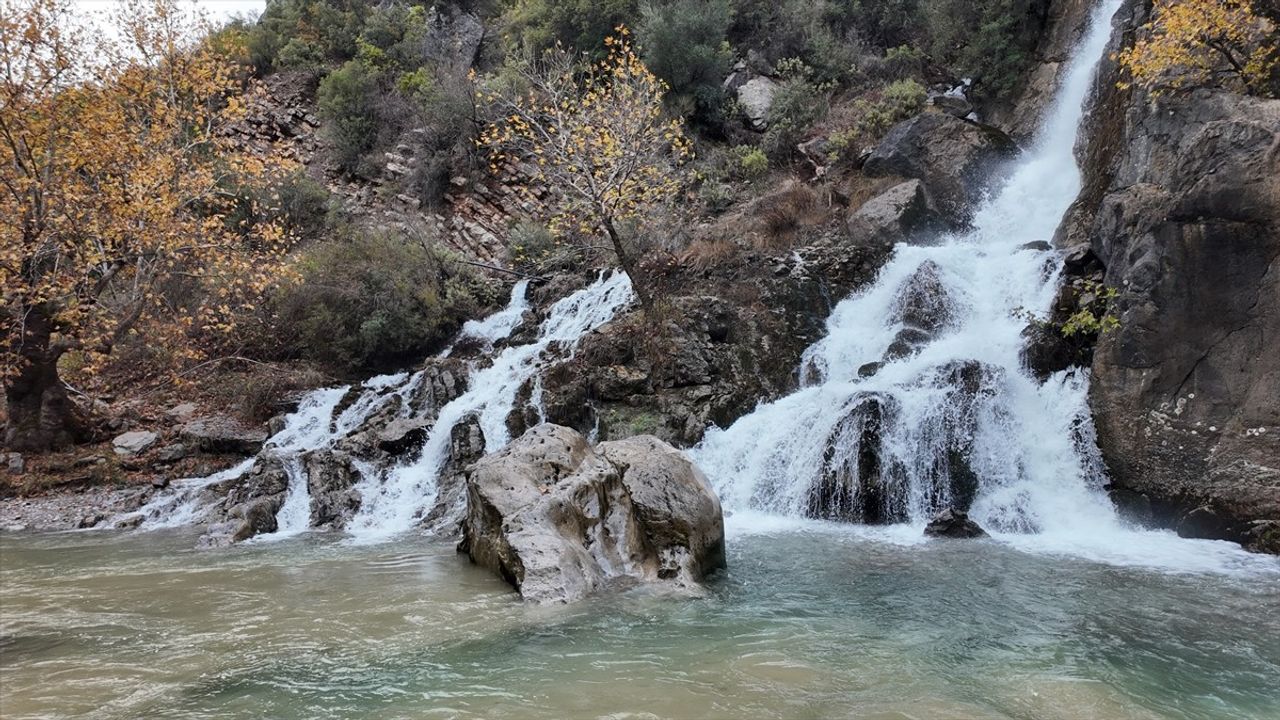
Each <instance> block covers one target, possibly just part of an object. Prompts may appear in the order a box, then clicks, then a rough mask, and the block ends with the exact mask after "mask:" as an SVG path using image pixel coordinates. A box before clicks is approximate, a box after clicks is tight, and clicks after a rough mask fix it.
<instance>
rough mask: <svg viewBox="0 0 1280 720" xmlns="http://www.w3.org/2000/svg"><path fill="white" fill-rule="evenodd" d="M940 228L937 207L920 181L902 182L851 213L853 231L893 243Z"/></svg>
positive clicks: (851, 229) (852, 233)
mask: <svg viewBox="0 0 1280 720" xmlns="http://www.w3.org/2000/svg"><path fill="white" fill-rule="evenodd" d="M939 227H940V222H939V217H938V212H937V209H936V208H935V207H934V205H933V200H932V198H930V197H929V193H928V192H926V191H925V189H924V184H923V183H921V182H920V181H919V180H908V181H906V182H903V183H899V184H897V185H894V186H893V187H891V188H889V189H888V190H886V191H884V192H883V193H880V194H879V195H877V196H875V197H873V198H871V199H870V200H868V201H867V202H865V203H863V204H862V206H861V207H859V208H858V209H857V210H855V211H854V213H853V214H852V215H851V216H849V232H850V234H851V235H853V236H855V237H860V236H861V237H872V238H877V239H883V240H884V241H887V242H890V243H893V242H897V241H899V240H902V239H904V238H905V239H908V240H910V239H911V238H912V236H916V235H922V234H926V233H929V232H930V231H933V230H936V229H938V228H939Z"/></svg>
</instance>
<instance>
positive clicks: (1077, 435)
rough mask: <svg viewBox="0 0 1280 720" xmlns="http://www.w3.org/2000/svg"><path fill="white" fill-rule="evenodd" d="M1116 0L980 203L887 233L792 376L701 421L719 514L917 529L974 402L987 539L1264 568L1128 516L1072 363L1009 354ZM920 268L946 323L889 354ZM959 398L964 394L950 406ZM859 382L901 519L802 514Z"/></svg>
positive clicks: (853, 451) (865, 529) (1206, 566)
mask: <svg viewBox="0 0 1280 720" xmlns="http://www.w3.org/2000/svg"><path fill="white" fill-rule="evenodd" d="M1120 5H1121V2H1120V0H1106V1H1105V2H1103V3H1101V4H1100V5H1099V6H1098V7H1097V8H1096V9H1095V10H1094V13H1093V15H1092V16H1091V18H1090V22H1089V26H1088V29H1087V32H1086V34H1085V36H1084V38H1083V39H1082V40H1081V42H1080V44H1079V46H1078V47H1077V50H1076V52H1075V56H1074V59H1073V60H1072V61H1071V63H1070V65H1069V67H1068V68H1067V69H1066V71H1065V73H1064V74H1063V76H1062V80H1061V86H1060V88H1059V91H1058V94H1057V96H1056V98H1055V100H1054V102H1053V104H1052V106H1051V108H1050V109H1049V111H1048V113H1047V115H1046V119H1045V122H1044V125H1043V127H1042V129H1041V131H1040V133H1039V134H1038V136H1037V137H1036V139H1035V141H1034V144H1033V145H1032V147H1030V148H1029V149H1028V151H1027V152H1025V153H1024V154H1023V156H1022V157H1021V158H1020V159H1019V161H1018V162H1017V164H1016V166H1015V167H1013V168H1012V169H1011V171H1010V172H1009V174H1008V180H1007V181H1006V182H1005V183H1004V184H1003V186H1002V187H1000V188H999V189H998V190H997V191H996V192H994V193H993V194H991V195H990V196H989V198H988V199H987V200H986V201H985V202H984V203H983V204H982V205H981V207H980V208H979V209H978V210H977V212H976V213H975V216H974V219H973V222H972V229H971V230H969V231H967V232H962V233H956V234H952V235H949V236H946V237H943V238H941V239H940V240H935V241H934V242H932V243H931V244H928V245H916V244H910V243H908V244H901V245H899V246H898V247H897V248H896V249H895V254H894V256H893V258H892V259H891V260H890V261H889V263H888V264H887V265H886V266H885V267H884V268H883V269H882V271H881V272H880V274H879V276H878V278H877V280H876V282H875V283H874V284H872V285H871V286H870V287H868V288H866V289H864V290H862V291H860V292H858V293H856V294H854V295H853V296H851V297H849V298H847V299H845V300H844V301H842V302H840V303H839V304H838V305H837V306H836V307H835V309H834V310H833V312H832V314H831V316H830V318H829V319H828V322H827V332H826V335H825V337H824V338H823V339H822V340H820V341H818V342H817V343H816V344H814V345H813V346H811V347H810V348H809V349H808V350H807V351H806V352H805V354H804V358H803V362H802V365H801V367H802V368H803V373H802V377H803V383H802V387H801V388H800V389H799V390H797V391H796V392H794V393H793V394H791V395H788V396H786V397H783V398H781V399H779V400H777V401H775V402H770V403H767V404H763V405H761V406H759V407H758V408H757V409H756V410H755V411H754V412H752V413H751V414H749V415H747V416H745V417H743V418H741V419H740V420H738V421H737V422H735V423H734V424H733V425H731V426H730V427H727V428H723V429H719V428H713V429H712V430H710V431H709V432H708V434H707V436H706V438H705V439H704V441H703V442H702V443H701V444H700V445H699V446H698V447H697V448H695V449H694V451H693V453H694V456H695V459H696V461H697V463H698V464H699V466H701V467H702V469H703V470H704V471H705V472H706V473H707V475H708V476H709V477H710V478H711V480H712V482H713V484H714V486H715V487H716V490H717V491H718V492H719V494H720V497H721V500H722V503H723V505H724V507H725V508H726V511H727V512H728V513H730V514H731V518H730V521H729V526H730V528H731V529H733V530H734V531H736V532H739V533H751V532H773V531H777V530H779V529H781V528H784V527H795V526H805V527H810V528H813V527H825V529H826V530H828V531H835V532H852V533H856V534H861V535H866V536H868V537H873V538H877V539H880V540H885V541H889V542H896V543H916V542H921V541H922V540H921V530H922V528H923V526H924V524H925V523H926V522H927V521H928V520H929V518H930V517H931V516H932V514H933V513H935V512H936V511H938V510H940V509H942V508H944V507H947V506H949V505H950V504H952V502H953V499H954V498H953V497H952V490H951V488H952V486H953V483H952V482H951V477H950V476H951V474H952V473H955V472H958V470H957V468H956V467H955V462H954V455H953V454H949V450H950V449H951V447H952V446H949V445H948V442H949V437H950V435H949V434H950V433H954V427H951V426H950V424H953V423H954V420H955V418H956V416H957V414H958V413H959V412H961V411H963V412H967V413H971V415H970V416H969V417H971V418H972V423H973V432H972V437H969V438H966V439H965V440H966V443H967V448H968V457H967V462H968V464H969V466H970V467H971V469H972V472H973V473H974V474H975V475H976V477H977V492H976V494H975V496H974V497H973V501H972V506H971V508H970V510H969V512H970V516H971V517H972V518H974V519H975V520H976V521H977V522H979V523H980V524H981V525H983V526H984V527H985V528H987V529H988V530H989V531H991V532H992V534H993V535H994V536H995V538H997V540H999V541H1000V542H1003V543H1007V544H1010V545H1013V546H1015V547H1017V548H1021V549H1024V550H1027V551H1034V552H1045V553H1061V554H1069V555H1074V556H1080V557H1084V558H1089V559H1092V560H1096V561H1101V562H1106V563H1112V564H1118V565H1139V566H1148V567H1154V568H1160V569H1165V570H1170V571H1189V572H1199V571H1210V572H1213V571H1225V572H1235V571H1249V570H1258V569H1262V570H1267V571H1274V563H1273V562H1272V561H1270V559H1263V558H1259V557H1258V556H1254V555H1252V554H1250V553H1246V552H1244V551H1243V550H1241V549H1240V548H1239V547H1238V546H1236V545H1234V544H1231V543H1226V542H1217V541H1197V540H1185V539H1182V538H1178V537H1177V536H1175V535H1173V534H1172V533H1168V532H1156V531H1149V530H1142V529H1139V528H1135V527H1131V526H1130V525H1128V524H1126V522H1124V521H1123V520H1122V519H1121V518H1120V517H1119V516H1118V515H1117V513H1116V510H1115V508H1114V506H1113V504H1112V503H1111V501H1110V499H1109V498H1108V496H1107V494H1106V491H1105V484H1106V476H1105V470H1104V468H1103V465H1102V462H1101V459H1100V457H1099V454H1098V451H1097V448H1096V444H1095V442H1094V435H1093V427H1092V422H1091V418H1090V415H1089V408H1088V403H1087V391H1088V377H1087V373H1086V372H1085V371H1063V372H1059V373H1057V374H1056V375H1054V376H1052V377H1050V378H1049V379H1048V380H1047V381H1045V382H1044V383H1040V382H1037V381H1036V380H1035V379H1034V378H1033V377H1031V376H1030V374H1029V373H1028V372H1027V370H1026V369H1025V368H1024V366H1023V362H1022V359H1021V350H1022V347H1023V344H1024V339H1023V337H1022V331H1023V329H1024V328H1025V327H1026V325H1027V319H1028V315H1029V314H1033V315H1036V316H1038V317H1043V316H1044V315H1045V314H1046V312H1047V310H1048V308H1049V307H1050V304H1051V302H1052V300H1053V298H1054V295H1055V293H1056V291H1057V288H1058V284H1059V279H1060V278H1059V274H1060V269H1061V257H1060V253H1058V252H1056V251H1053V250H1040V249H1036V247H1037V246H1035V245H1031V246H1028V243H1035V242H1037V241H1049V240H1051V239H1052V238H1053V235H1054V232H1055V230H1056V229H1057V227H1058V225H1059V223H1060V222H1061V220H1062V217H1063V215H1064V213H1065V212H1066V210H1067V208H1068V207H1069V206H1070V204H1071V203H1072V201H1073V200H1074V199H1075V198H1076V195H1077V194H1078V193H1079V191H1080V188H1081V173H1080V169H1079V167H1078V166H1077V163H1076V158H1075V155H1074V146H1075V141H1076V134H1077V129H1078V127H1079V126H1080V124H1081V121H1082V119H1083V117H1084V113H1085V107H1086V106H1087V100H1088V96H1089V91H1090V88H1091V87H1092V85H1093V82H1094V74H1095V70H1096V67H1097V65H1098V62H1099V60H1100V59H1101V57H1102V55H1103V52H1104V50H1105V47H1106V44H1107V41H1108V38H1109V37H1110V34H1111V18H1112V17H1113V16H1114V15H1115V13H1116V11H1117V10H1118V9H1119V7H1120ZM922 276H924V277H928V278H932V279H936V281H937V284H938V285H940V286H941V288H942V290H943V292H942V293H941V295H942V297H943V298H944V300H943V303H944V304H945V307H944V308H942V309H941V311H942V315H943V316H944V317H945V318H946V322H945V323H943V324H942V327H941V328H940V330H939V331H938V332H937V333H936V335H935V336H934V337H933V338H931V339H929V340H928V341H927V342H925V343H924V344H923V346H922V347H921V348H920V349H919V351H918V352H916V353H914V354H907V355H905V356H901V357H898V356H894V355H892V354H890V355H888V356H886V352H887V351H889V349H890V347H891V345H892V344H893V343H894V340H895V338H897V337H899V333H900V332H901V331H902V330H903V329H904V322H903V315H904V313H905V312H906V311H905V310H904V307H903V305H904V298H905V297H909V296H910V294H911V293H912V291H913V288H912V283H919V282H920V278H921V277H922ZM881 361H883V362H882V364H880V365H874V364H875V363H878V362H881ZM966 365H967V366H968V367H970V368H980V369H981V372H980V373H979V374H980V375H981V377H982V382H983V388H982V391H980V392H978V393H976V397H975V394H974V393H972V392H971V391H969V392H965V391H964V390H963V389H962V388H959V387H957V384H958V383H959V382H961V380H958V379H957V373H956V368H959V367H965V366H966ZM971 375H972V374H971ZM970 382H972V380H970ZM958 398H966V399H967V400H966V401H967V402H969V403H970V405H967V406H965V407H963V408H961V407H959V405H958V403H959V402H960V401H959V400H958ZM868 399H871V400H872V401H874V402H875V403H876V405H877V407H879V408H884V409H885V410H884V417H883V418H881V419H880V420H879V422H881V424H882V428H881V431H880V445H879V447H877V448H875V450H876V452H877V453H878V457H879V458H880V463H881V464H882V465H883V467H884V468H885V473H884V475H883V476H882V478H881V482H883V483H884V484H885V485H886V488H885V489H884V490H885V492H887V494H888V501H887V503H888V505H889V506H890V509H891V510H892V511H896V512H897V513H898V515H899V516H898V517H897V518H895V519H897V520H899V521H900V522H897V523H895V524H890V525H887V526H879V527H872V526H849V525H845V524H836V523H819V522H815V521H812V520H804V518H805V517H806V516H810V517H811V516H812V513H811V512H806V508H808V507H810V506H811V503H813V501H814V496H815V493H817V492H818V489H817V488H818V487H819V485H820V481H821V479H822V477H823V475H824V473H827V474H830V473H831V472H832V467H833V464H838V463H844V464H845V466H849V467H853V469H854V471H855V472H856V469H857V468H856V466H857V463H858V462H859V456H860V455H859V451H860V448H859V447H857V444H858V443H859V442H865V441H866V440H865V439H864V438H859V437H858V436H857V434H856V433H852V434H851V433H848V432H846V430H845V428H846V427H847V424H846V425H842V422H846V420H847V419H848V418H849V417H850V416H851V413H857V412H862V410H861V408H865V407H866V403H867V402H868ZM859 489H860V490H861V488H859Z"/></svg>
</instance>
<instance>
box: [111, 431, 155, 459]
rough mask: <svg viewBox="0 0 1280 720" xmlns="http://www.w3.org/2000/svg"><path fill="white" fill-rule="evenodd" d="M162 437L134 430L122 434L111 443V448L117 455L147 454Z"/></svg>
mask: <svg viewBox="0 0 1280 720" xmlns="http://www.w3.org/2000/svg"><path fill="white" fill-rule="evenodd" d="M159 439H160V436H159V435H157V434H155V433H153V432H151V431H150V430H134V431H132V432H127V433H121V434H119V435H117V436H115V438H114V439H112V441H111V447H112V449H113V450H114V451H115V453H116V454H117V455H137V454H138V453H142V452H146V451H147V450H149V449H150V448H151V446H152V445H155V444H156V441H157V440H159Z"/></svg>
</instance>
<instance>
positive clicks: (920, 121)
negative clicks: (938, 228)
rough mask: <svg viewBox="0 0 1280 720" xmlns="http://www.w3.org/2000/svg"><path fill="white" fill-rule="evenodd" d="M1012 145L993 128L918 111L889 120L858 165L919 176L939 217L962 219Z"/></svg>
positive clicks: (874, 171) (872, 172)
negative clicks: (891, 123)
mask: <svg viewBox="0 0 1280 720" xmlns="http://www.w3.org/2000/svg"><path fill="white" fill-rule="evenodd" d="M1016 152H1017V146H1016V145H1014V143H1013V141H1012V140H1010V139H1009V137H1008V136H1007V135H1005V134H1004V133H1002V132H1000V131H999V130H997V129H996V128H993V127H990V126H988V125H982V124H980V123H975V122H969V121H967V120H961V119H959V118H955V117H952V116H950V115H947V114H944V113H923V114H921V115H917V116H915V117H913V118H911V119H909V120H904V121H902V122H900V123H898V124H897V125H894V126H893V128H892V129H890V130H889V132H888V134H886V135H885V137H884V139H883V140H881V141H880V144H878V145H876V147H875V148H874V149H873V150H872V151H871V154H870V155H869V156H868V157H867V160H866V162H865V163H864V164H863V166H862V171H863V172H864V173H865V174H867V175H869V176H872V177H879V176H891V175H896V176H899V177H904V178H915V179H918V180H920V181H921V183H922V184H923V187H924V190H925V192H927V193H928V195H929V197H930V198H932V200H933V202H934V203H936V206H937V208H938V211H939V212H940V213H941V215H942V216H943V218H944V219H945V220H947V221H948V222H950V223H953V224H964V223H966V222H967V221H968V220H969V219H970V217H971V216H972V212H973V208H974V206H975V205H976V204H977V202H978V201H979V200H980V199H981V198H982V195H983V193H984V191H985V190H986V188H987V187H989V185H990V184H991V183H992V181H993V180H994V179H995V178H994V177H993V175H994V173H995V171H996V169H997V168H998V167H999V166H1000V165H1001V163H1004V162H1007V161H1008V160H1010V159H1012V158H1013V156H1014V155H1015V153H1016Z"/></svg>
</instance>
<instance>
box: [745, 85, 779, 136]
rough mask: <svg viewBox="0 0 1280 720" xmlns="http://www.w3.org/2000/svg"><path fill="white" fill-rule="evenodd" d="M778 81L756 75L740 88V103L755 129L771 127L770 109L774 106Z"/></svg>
mask: <svg viewBox="0 0 1280 720" xmlns="http://www.w3.org/2000/svg"><path fill="white" fill-rule="evenodd" d="M777 92H778V83H776V82H774V81H773V80H770V79H769V78H767V77H764V76H758V77H754V78H752V79H750V80H748V81H747V82H745V83H743V84H742V86H741V87H739V88H738V103H739V104H741V105H742V110H743V112H744V113H745V114H746V116H747V120H748V121H750V123H751V127H752V128H753V129H755V130H764V129H765V128H767V127H769V111H770V110H771V109H772V108H773V96H774V94H775V93H777Z"/></svg>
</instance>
